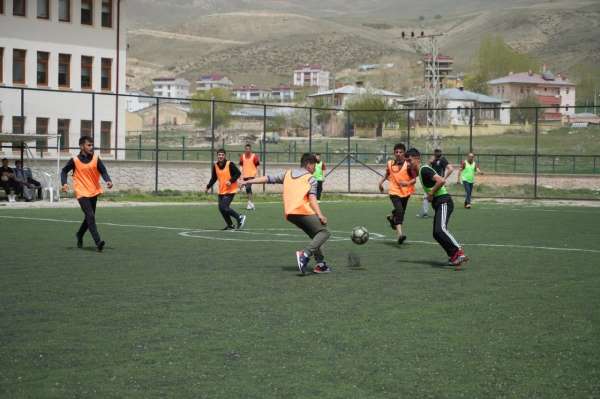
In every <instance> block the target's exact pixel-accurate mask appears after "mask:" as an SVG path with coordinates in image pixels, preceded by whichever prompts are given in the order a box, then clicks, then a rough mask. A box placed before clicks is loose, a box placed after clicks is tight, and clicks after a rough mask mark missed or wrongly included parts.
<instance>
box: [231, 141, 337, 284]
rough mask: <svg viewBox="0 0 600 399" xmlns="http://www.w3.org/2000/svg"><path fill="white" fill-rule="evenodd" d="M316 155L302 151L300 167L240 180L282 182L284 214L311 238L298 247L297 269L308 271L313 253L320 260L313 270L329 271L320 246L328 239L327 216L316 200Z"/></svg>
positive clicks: (256, 182)
mask: <svg viewBox="0 0 600 399" xmlns="http://www.w3.org/2000/svg"><path fill="white" fill-rule="evenodd" d="M316 164H317V158H316V157H315V156H314V155H313V154H308V153H306V154H303V155H302V158H301V159H300V166H301V169H291V170H287V171H284V172H282V173H280V174H279V175H275V176H262V177H257V178H255V179H251V180H247V181H245V182H242V183H241V184H243V185H245V184H262V183H269V184H283V208H284V214H285V218H286V219H287V220H288V221H289V222H291V223H293V224H295V225H296V226H298V227H299V228H300V229H302V231H304V232H305V233H306V234H307V235H308V236H309V237H310V238H311V239H312V241H311V242H310V243H309V244H308V245H307V246H306V247H305V248H304V249H303V250H299V251H296V262H297V264H298V270H300V272H301V273H302V274H304V273H306V269H307V267H308V263H309V261H310V258H311V256H314V258H315V260H316V262H317V264H316V265H315V268H314V269H313V272H314V273H329V272H330V271H331V268H330V267H329V266H327V263H326V262H325V257H324V256H323V252H322V251H321V247H322V246H323V244H325V242H326V241H327V240H328V239H329V237H330V235H331V234H330V233H329V231H328V230H327V218H326V217H325V215H323V213H322V212H321V208H320V207H319V203H318V202H317V181H316V180H315V178H314V177H313V173H314V172H315V165H316Z"/></svg>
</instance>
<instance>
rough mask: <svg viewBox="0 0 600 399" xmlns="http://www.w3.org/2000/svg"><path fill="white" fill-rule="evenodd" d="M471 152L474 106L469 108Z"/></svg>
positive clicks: (471, 149) (471, 150)
mask: <svg viewBox="0 0 600 399" xmlns="http://www.w3.org/2000/svg"><path fill="white" fill-rule="evenodd" d="M469 152H473V108H470V109H469Z"/></svg>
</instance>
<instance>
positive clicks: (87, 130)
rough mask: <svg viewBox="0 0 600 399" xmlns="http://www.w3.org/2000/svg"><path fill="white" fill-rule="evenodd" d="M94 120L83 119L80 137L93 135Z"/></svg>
mask: <svg viewBox="0 0 600 399" xmlns="http://www.w3.org/2000/svg"><path fill="white" fill-rule="evenodd" d="M92 127H93V124H92V121H86V120H83V119H82V120H81V134H80V137H83V136H90V137H92V135H93V134H92Z"/></svg>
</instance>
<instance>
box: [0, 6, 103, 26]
mask: <svg viewBox="0 0 600 399" xmlns="http://www.w3.org/2000/svg"><path fill="white" fill-rule="evenodd" d="M36 1H37V10H36V16H37V18H39V19H50V10H51V7H50V4H51V3H50V2H51V1H52V0H36ZM57 1H58V20H59V21H60V22H71V8H72V5H71V3H72V2H71V0H57ZM12 6H13V9H12V11H13V15H15V16H18V17H27V0H12ZM101 9H102V26H103V27H105V28H112V25H113V24H112V20H113V2H112V0H102V6H101ZM0 14H4V0H0ZM80 22H81V24H82V25H94V0H81V21H80Z"/></svg>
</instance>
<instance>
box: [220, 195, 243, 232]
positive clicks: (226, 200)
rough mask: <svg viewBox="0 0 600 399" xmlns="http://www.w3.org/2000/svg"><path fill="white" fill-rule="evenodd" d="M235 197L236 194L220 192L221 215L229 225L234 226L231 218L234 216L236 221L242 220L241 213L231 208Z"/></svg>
mask: <svg viewBox="0 0 600 399" xmlns="http://www.w3.org/2000/svg"><path fill="white" fill-rule="evenodd" d="M233 197H235V194H219V212H221V216H223V219H225V223H227V226H233V221H232V220H231V218H232V217H233V218H234V219H235V220H236V221H239V220H240V215H239V214H238V213H237V212H236V211H234V210H233V209H231V201H233Z"/></svg>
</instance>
